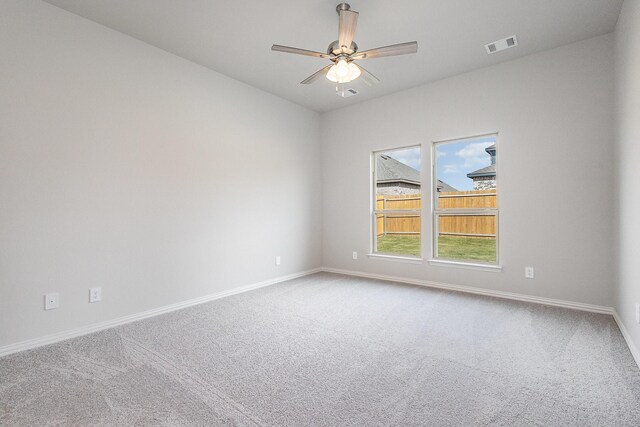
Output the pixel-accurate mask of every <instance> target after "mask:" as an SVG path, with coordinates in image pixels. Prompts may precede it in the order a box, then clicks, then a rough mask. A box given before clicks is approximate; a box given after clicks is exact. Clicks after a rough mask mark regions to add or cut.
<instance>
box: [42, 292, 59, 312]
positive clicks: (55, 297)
mask: <svg viewBox="0 0 640 427" xmlns="http://www.w3.org/2000/svg"><path fill="white" fill-rule="evenodd" d="M58 307H60V294H59V293H57V292H56V293H52V294H46V295H45V296H44V309H45V310H53V309H56V308H58Z"/></svg>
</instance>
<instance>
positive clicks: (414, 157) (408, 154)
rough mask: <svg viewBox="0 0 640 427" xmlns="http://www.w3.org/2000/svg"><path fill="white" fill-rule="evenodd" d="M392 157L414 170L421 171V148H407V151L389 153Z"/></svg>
mask: <svg viewBox="0 0 640 427" xmlns="http://www.w3.org/2000/svg"><path fill="white" fill-rule="evenodd" d="M385 154H388V155H389V156H390V157H393V158H394V159H396V160H397V161H399V162H401V163H404V164H405V165H408V166H411V167H412V168H414V169H417V170H420V147H413V148H407V149H405V150H395V151H390V152H388V153H385Z"/></svg>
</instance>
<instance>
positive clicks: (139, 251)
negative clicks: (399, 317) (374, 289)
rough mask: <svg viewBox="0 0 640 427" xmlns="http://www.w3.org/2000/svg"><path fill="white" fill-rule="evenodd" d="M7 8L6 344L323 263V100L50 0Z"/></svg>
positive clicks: (0, 211)
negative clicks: (223, 71)
mask: <svg viewBox="0 0 640 427" xmlns="http://www.w3.org/2000/svg"><path fill="white" fill-rule="evenodd" d="M1 7H2V13H0V206H1V207H0V346H3V345H6V344H10V343H16V342H19V341H22V340H26V339H30V338H34V337H39V336H43V335H47V334H51V333H54V332H59V331H65V330H68V329H71V328H75V327H79V326H84V325H87V324H91V323H95V322H100V321H104V320H109V319H114V318H117V317H119V316H123V315H128V314H132V313H137V312H141V311H144V310H148V309H152V308H155V307H159V306H163V305H167V304H171V303H175V302H179V301H183V300H187V299H190V298H194V297H198V296H203V295H207V294H212V293H216V292H219V291H222V290H227V289H231V288H234V287H238V286H240V285H247V284H251V283H255V282H259V281H262V280H266V279H270V278H274V277H279V276H283V275H287V274H291V273H294V272H298V271H302V270H307V269H311V268H314V267H319V266H320V264H321V253H320V246H321V240H320V234H319V233H320V223H321V218H320V198H319V194H320V191H321V189H320V166H319V155H320V149H319V122H320V119H319V115H318V114H317V113H314V112H311V111H309V110H306V109H304V108H302V107H299V106H297V105H294V104H292V103H289V102H287V101H284V100H282V99H280V98H277V97H275V96H272V95H269V94H267V93H264V92H262V91H259V90H257V89H254V88H252V87H249V86H247V85H244V84H241V83H239V82H237V81H235V80H232V79H230V78H227V77H224V76H222V75H220V74H217V73H215V72H213V71H210V70H208V69H206V68H203V67H200V66H198V65H195V64H193V63H191V62H188V61H186V60H183V59H181V58H178V57H176V56H173V55H171V54H168V53H166V52H164V51H161V50H159V49H156V48H153V47H151V46H149V45H146V44H144V43H142V42H139V41H137V40H134V39H132V38H130V37H127V36H125V35H122V34H120V33H118V32H115V31H112V30H109V29H107V28H105V27H101V26H99V25H97V24H95V23H92V22H90V21H87V20H84V19H82V18H79V17H77V16H76V15H72V14H70V13H68V12H65V11H63V10H61V9H58V8H56V7H54V6H51V5H49V4H46V3H42V2H40V1H36V0H2V5H1ZM276 254H278V255H281V256H282V265H281V266H280V267H276V266H275V265H274V256H275V255H276ZM94 286H102V288H103V292H104V301H103V302H101V303H99V304H89V303H88V289H89V288H90V287H94ZM54 291H58V292H60V294H61V307H60V309H58V310H53V311H43V295H44V293H45V292H54Z"/></svg>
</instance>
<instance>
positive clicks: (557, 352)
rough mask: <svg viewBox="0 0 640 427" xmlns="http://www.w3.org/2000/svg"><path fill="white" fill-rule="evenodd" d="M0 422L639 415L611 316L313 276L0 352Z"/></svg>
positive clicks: (635, 388) (559, 419)
mask: <svg viewBox="0 0 640 427" xmlns="http://www.w3.org/2000/svg"><path fill="white" fill-rule="evenodd" d="M0 425H3V426H4V425H7V426H14V425H18V426H19V425H38V426H40V425H74V426H75V425H92V426H95V425H117V426H126V425H181V426H183V425H199V426H204V425H207V426H215V425H248V426H252V425H258V426H263V425H264V426H266V425H270V426H281V425H288V426H305V425H313V426H377V425H385V426H387V425H395V426H417V425H420V426H475V425H505V426H528V425H533V426H538V425H545V426H547V425H549V426H555V425H562V426H638V425H640V371H639V370H638V368H637V366H636V365H635V363H634V361H633V359H632V356H631V354H630V352H629V350H628V348H627V347H626V345H625V343H624V339H623V338H622V336H621V334H620V331H619V330H618V328H617V326H616V325H615V322H614V320H613V319H612V318H611V317H610V316H606V315H599V314H591V313H584V312H579V311H571V310H567V309H561V308H552V307H545V306H541V305H535V304H526V303H520V302H513V301H507V300H500V299H494V298H487V297H479V296H473V295H467V294H462V293H454V292H448V291H441V290H435V289H428V288H423V287H418V286H410V285H403V284H397V283H389V282H381V281H375V280H368V279H360V278H353V277H345V276H340V275H334V274H327V273H321V274H316V275H312V276H307V277H304V278H301V279H296V280H292V281H289V282H286V283H281V284H278V285H274V286H270V287H267V288H263V289H260V290H256V291H252V292H248V293H244V294H240V295H236V296H233V297H229V298H225V299H221V300H217V301H214V302H211V303H207V304H203V305H199V306H196V307H192V308H188V309H184V310H181V311H178V312H174V313H171V314H167V315H163V316H158V317H155V318H151V319H147V320H144V321H140V322H136V323H131V324H128V325H125V326H121V327H118V328H115V329H111V330H108V331H104V332H100V333H96V334H92V335H87V336H84V337H80V338H77V339H73V340H69V341H65V342H62V343H59V344H55V345H51V346H48V347H43V348H40V349H36V350H31V351H27V352H23V353H19V354H14V355H10V356H7V357H4V358H0Z"/></svg>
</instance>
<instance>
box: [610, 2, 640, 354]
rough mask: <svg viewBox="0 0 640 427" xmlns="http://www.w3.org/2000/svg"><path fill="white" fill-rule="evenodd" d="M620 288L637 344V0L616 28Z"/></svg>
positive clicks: (619, 302)
mask: <svg viewBox="0 0 640 427" xmlns="http://www.w3.org/2000/svg"><path fill="white" fill-rule="evenodd" d="M615 51H616V153H617V156H616V157H617V158H616V165H617V167H616V170H617V172H618V174H617V177H616V183H617V185H616V187H617V188H618V197H617V199H618V208H619V209H618V212H617V220H618V221H617V226H618V242H617V255H618V289H617V293H616V300H615V306H616V310H617V311H618V314H619V315H620V319H621V320H622V322H623V324H624V325H625V328H626V329H627V331H628V333H629V335H630V337H631V339H632V341H633V342H634V344H635V347H636V348H637V349H640V325H639V324H638V323H636V319H635V304H636V303H640V272H639V270H638V268H639V267H638V261H639V260H640V222H639V220H638V218H639V215H640V187H639V186H640V1H637V0H626V1H625V2H624V6H623V7H622V11H621V13H620V18H619V19H618V25H617V26H616V32H615Z"/></svg>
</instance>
